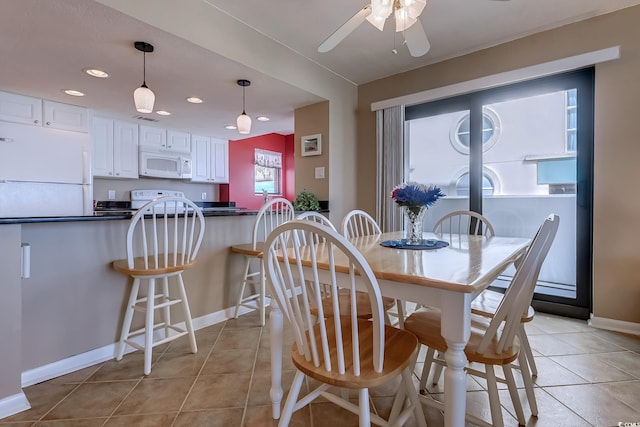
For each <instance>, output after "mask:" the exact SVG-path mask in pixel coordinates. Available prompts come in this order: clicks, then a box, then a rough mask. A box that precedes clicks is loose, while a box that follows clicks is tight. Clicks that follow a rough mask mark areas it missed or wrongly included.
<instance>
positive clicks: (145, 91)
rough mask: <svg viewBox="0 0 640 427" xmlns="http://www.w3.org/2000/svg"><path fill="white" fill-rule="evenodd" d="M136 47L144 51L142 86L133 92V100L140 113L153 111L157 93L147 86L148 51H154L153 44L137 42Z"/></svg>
mask: <svg viewBox="0 0 640 427" xmlns="http://www.w3.org/2000/svg"><path fill="white" fill-rule="evenodd" d="M133 45H134V47H135V48H136V49H138V50H139V51H140V52H142V55H143V56H142V61H143V62H142V86H140V87H139V88H137V89H136V90H135V91H134V92H133V101H134V102H135V105H136V111H138V112H139V113H146V114H148V113H152V112H153V104H154V103H155V101H156V95H155V94H154V93H153V91H152V90H151V89H149V87H148V86H147V53H151V52H153V45H151V44H149V43H146V42H135V43H134V44H133Z"/></svg>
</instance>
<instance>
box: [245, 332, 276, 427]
mask: <svg viewBox="0 0 640 427" xmlns="http://www.w3.org/2000/svg"><path fill="white" fill-rule="evenodd" d="M264 329H265V328H264V326H261V327H260V336H259V337H258V345H257V347H256V353H255V355H254V356H253V366H252V367H251V376H250V377H249V388H248V389H247V397H246V398H245V401H244V408H243V410H242V419H241V420H240V425H241V426H244V423H245V419H246V417H247V410H248V409H249V396H251V388H252V387H253V379H254V377H255V373H256V364H257V361H258V353H259V352H260V341H262V335H263V334H264ZM269 351H271V348H269Z"/></svg>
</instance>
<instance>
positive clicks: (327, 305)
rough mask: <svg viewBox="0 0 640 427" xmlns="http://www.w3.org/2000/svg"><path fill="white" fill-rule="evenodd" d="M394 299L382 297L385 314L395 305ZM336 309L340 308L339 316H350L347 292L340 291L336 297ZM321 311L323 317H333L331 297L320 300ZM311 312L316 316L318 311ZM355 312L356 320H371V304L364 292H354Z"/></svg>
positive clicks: (349, 302) (314, 309)
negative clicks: (356, 314)
mask: <svg viewBox="0 0 640 427" xmlns="http://www.w3.org/2000/svg"><path fill="white" fill-rule="evenodd" d="M395 302H396V301H395V299H393V298H389V297H382V308H383V310H384V311H385V312H386V311H387V310H389V309H391V308H393V305H394V304H395ZM338 307H340V316H350V315H351V298H350V295H349V292H347V291H346V290H345V291H341V292H340V293H339V295H338ZM322 310H323V312H324V315H325V317H329V316H333V302H332V299H331V297H330V296H329V297H325V298H323V299H322ZM311 312H312V313H313V314H314V315H315V316H317V315H318V309H316V308H312V309H311ZM356 312H357V313H358V318H360V319H364V320H368V319H371V317H372V313H371V302H370V300H369V294H368V293H366V292H361V291H357V292H356Z"/></svg>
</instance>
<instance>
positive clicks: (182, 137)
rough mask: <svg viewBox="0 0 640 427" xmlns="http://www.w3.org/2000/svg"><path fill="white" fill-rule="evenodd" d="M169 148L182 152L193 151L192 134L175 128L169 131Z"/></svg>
mask: <svg viewBox="0 0 640 427" xmlns="http://www.w3.org/2000/svg"><path fill="white" fill-rule="evenodd" d="M167 149H168V150H171V151H179V152H180V153H190V152H191V134H190V133H189V132H179V131H175V130H168V131H167Z"/></svg>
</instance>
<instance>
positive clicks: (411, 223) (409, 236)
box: [404, 206, 427, 245]
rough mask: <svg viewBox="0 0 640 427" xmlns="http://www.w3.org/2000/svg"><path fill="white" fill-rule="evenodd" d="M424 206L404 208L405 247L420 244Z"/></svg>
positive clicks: (425, 209) (425, 208)
mask: <svg viewBox="0 0 640 427" xmlns="http://www.w3.org/2000/svg"><path fill="white" fill-rule="evenodd" d="M426 211H427V207H426V206H404V216H405V224H404V226H405V240H406V244H407V245H421V244H422V225H423V224H422V222H423V220H424V214H425V212H426Z"/></svg>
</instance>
